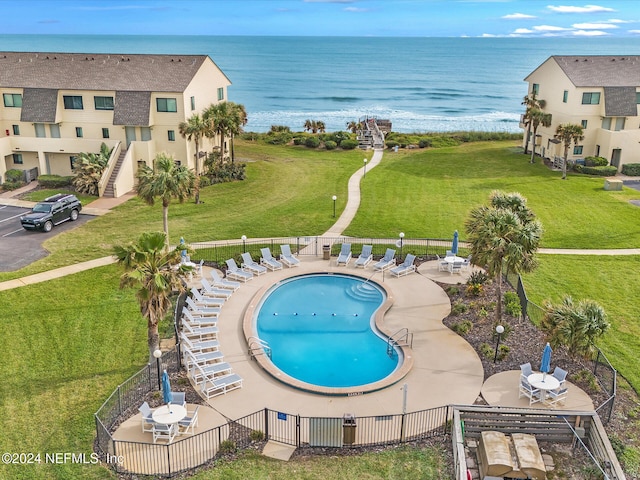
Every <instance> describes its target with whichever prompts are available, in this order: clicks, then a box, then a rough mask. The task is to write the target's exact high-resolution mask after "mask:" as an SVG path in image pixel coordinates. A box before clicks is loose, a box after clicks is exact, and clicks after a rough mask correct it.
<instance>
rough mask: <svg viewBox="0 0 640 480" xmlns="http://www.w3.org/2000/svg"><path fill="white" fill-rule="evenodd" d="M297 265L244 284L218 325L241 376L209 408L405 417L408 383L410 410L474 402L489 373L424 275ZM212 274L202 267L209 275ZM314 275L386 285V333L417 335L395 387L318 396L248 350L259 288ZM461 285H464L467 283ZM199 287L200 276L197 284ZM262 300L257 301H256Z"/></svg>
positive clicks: (311, 261) (238, 412)
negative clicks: (247, 330) (447, 322)
mask: <svg viewBox="0 0 640 480" xmlns="http://www.w3.org/2000/svg"><path fill="white" fill-rule="evenodd" d="M300 260H301V261H300V266H299V267H296V268H289V269H287V268H285V269H283V270H280V271H276V272H269V273H267V274H264V275H261V276H259V277H254V278H253V280H251V281H249V282H247V283H245V284H243V285H242V286H241V287H240V289H239V290H238V291H236V292H235V293H234V294H233V295H232V296H231V298H230V299H229V300H228V301H227V302H226V303H225V305H224V307H223V309H222V313H221V315H220V317H219V320H218V329H219V333H218V339H219V341H220V346H221V348H220V350H221V351H222V353H223V354H224V360H225V361H226V362H229V363H230V364H231V365H232V367H233V370H234V372H235V373H238V374H239V375H240V376H241V377H242V378H243V379H244V381H243V387H242V388H241V389H237V390H234V391H232V392H229V393H227V394H225V395H220V396H217V397H214V398H212V399H210V400H209V401H208V402H207V403H208V404H209V405H210V406H211V407H212V408H214V409H215V410H216V411H218V412H219V413H220V414H221V415H222V416H224V417H226V418H228V419H237V418H240V417H242V416H244V415H248V414H250V413H253V412H255V411H258V410H261V409H263V408H270V409H273V410H277V411H283V412H285V413H288V414H299V415H303V416H328V417H341V416H342V415H344V414H345V413H351V414H354V415H356V416H369V415H391V414H398V413H402V408H403V385H404V384H405V383H406V384H407V403H406V410H407V411H408V412H411V411H417V410H423V409H428V408H432V407H437V406H441V405H448V404H472V403H474V402H475V400H476V399H477V397H478V395H479V394H480V390H481V388H482V383H483V378H484V371H483V368H482V363H481V362H480V359H479V358H478V355H477V354H476V352H475V350H474V349H473V348H472V347H471V345H469V344H468V343H467V342H466V341H465V340H464V339H462V338H461V337H459V336H458V335H457V334H455V333H454V332H452V331H451V330H449V329H448V328H447V327H445V326H444V325H443V324H442V319H443V318H444V317H446V316H447V315H448V314H449V312H450V310H451V304H450V301H449V298H448V297H447V295H446V293H445V292H444V291H443V290H442V289H441V288H440V287H439V286H438V285H437V284H436V283H434V282H433V281H431V280H430V279H429V278H427V277H426V276H425V275H422V274H420V273H417V274H411V275H407V276H404V277H400V278H396V277H392V276H391V275H390V274H389V273H388V272H385V274H384V278H383V274H382V273H374V272H373V270H372V269H371V268H368V269H365V270H362V269H356V268H355V267H353V266H351V265H350V266H347V267H336V266H335V258H332V260H331V261H326V260H321V259H317V258H315V257H312V258H306V257H300ZM209 272H210V270H209V269H206V268H205V270H204V272H203V274H204V275H205V276H206V277H208V276H209V275H210V273H209ZM312 272H340V273H349V274H354V275H360V276H363V277H364V278H369V277H370V278H371V279H372V280H374V281H376V282H378V283H381V284H384V285H385V286H386V287H387V289H389V290H390V291H391V292H392V293H393V297H394V304H393V306H392V307H391V308H390V309H389V310H388V312H387V314H386V315H385V317H384V326H385V328H386V330H387V331H390V332H396V331H398V330H400V329H401V328H405V327H406V328H408V329H409V331H410V332H412V333H413V351H412V355H413V360H414V364H413V368H412V369H411V370H410V371H409V372H408V373H407V375H406V376H405V377H404V378H402V379H400V380H399V381H398V382H397V383H395V384H394V385H391V386H390V387H387V388H385V389H383V390H379V391H376V392H371V393H367V394H365V395H359V396H346V397H345V396H325V395H318V394H313V393H309V392H305V391H302V390H297V389H295V388H293V387H290V386H288V385H285V384H284V383H282V382H280V381H278V380H276V379H275V378H274V377H272V376H271V375H269V374H268V373H267V372H265V371H264V370H263V369H262V368H261V367H260V366H259V365H258V363H257V362H256V361H255V360H252V359H251V358H250V356H249V354H248V352H247V343H246V340H245V335H244V333H243V331H242V319H243V317H244V313H245V310H246V309H247V307H248V306H249V305H250V304H251V302H252V300H254V297H255V296H256V294H258V292H259V291H260V290H262V289H263V288H264V287H266V286H268V285H271V284H273V283H275V282H277V281H279V280H282V279H284V278H287V277H290V276H296V275H300V274H305V273H312ZM462 281H464V280H462ZM194 283H195V279H194ZM256 301H257V299H256Z"/></svg>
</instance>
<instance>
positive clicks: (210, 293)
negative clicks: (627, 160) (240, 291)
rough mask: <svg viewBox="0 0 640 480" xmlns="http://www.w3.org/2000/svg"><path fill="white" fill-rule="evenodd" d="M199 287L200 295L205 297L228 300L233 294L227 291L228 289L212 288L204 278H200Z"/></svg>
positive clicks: (231, 291)
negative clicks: (200, 287)
mask: <svg viewBox="0 0 640 480" xmlns="http://www.w3.org/2000/svg"><path fill="white" fill-rule="evenodd" d="M200 285H202V290H201V291H200V293H201V294H202V295H203V296H205V297H213V298H224V299H228V298H229V297H230V296H231V294H232V293H233V290H229V289H228V288H216V287H214V286H213V285H211V284H210V283H209V280H207V279H206V278H202V279H201V280H200Z"/></svg>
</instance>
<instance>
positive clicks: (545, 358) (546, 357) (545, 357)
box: [540, 342, 553, 382]
mask: <svg viewBox="0 0 640 480" xmlns="http://www.w3.org/2000/svg"><path fill="white" fill-rule="evenodd" d="M551 352H553V350H551V345H549V342H547V344H546V345H545V347H544V350H543V351H542V361H541V362H540V371H541V372H542V381H543V382H544V380H545V378H546V376H547V373H549V370H551Z"/></svg>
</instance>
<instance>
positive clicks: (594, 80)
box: [551, 55, 640, 87]
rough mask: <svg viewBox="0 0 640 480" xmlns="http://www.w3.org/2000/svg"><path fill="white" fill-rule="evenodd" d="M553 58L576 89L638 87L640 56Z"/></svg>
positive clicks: (639, 82) (556, 56) (639, 83)
mask: <svg viewBox="0 0 640 480" xmlns="http://www.w3.org/2000/svg"><path fill="white" fill-rule="evenodd" d="M551 58H553V59H554V60H555V61H556V63H557V64H558V65H559V66H560V68H561V69H562V70H563V71H564V73H565V74H566V75H567V77H569V80H571V83H573V84H574V85H575V86H576V87H638V86H640V56H637V55H635V56H628V55H586V56H585V55H582V56H580V55H579V56H562V55H554V56H553V57H551Z"/></svg>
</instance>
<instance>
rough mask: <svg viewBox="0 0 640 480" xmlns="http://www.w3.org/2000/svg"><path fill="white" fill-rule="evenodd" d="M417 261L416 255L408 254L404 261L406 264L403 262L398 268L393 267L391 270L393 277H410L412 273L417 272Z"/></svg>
mask: <svg viewBox="0 0 640 480" xmlns="http://www.w3.org/2000/svg"><path fill="white" fill-rule="evenodd" d="M415 259H416V256H415V255H412V254H410V253H407V256H406V258H405V259H404V262H402V263H401V264H400V265H398V266H397V267H393V268H392V269H391V270H390V272H391V275H394V276H396V277H401V276H403V275H408V274H410V273H412V272H415V271H416V266H415V265H414V264H413V262H414V261H415Z"/></svg>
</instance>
